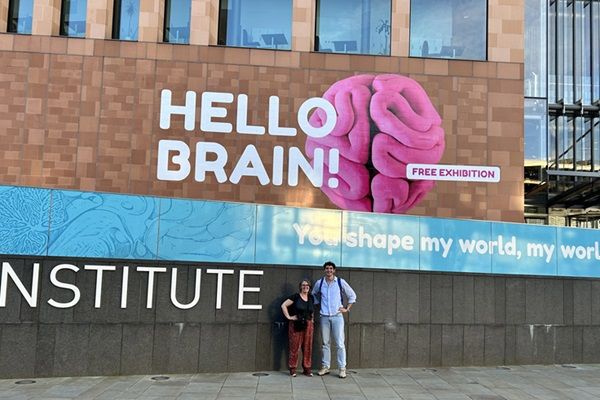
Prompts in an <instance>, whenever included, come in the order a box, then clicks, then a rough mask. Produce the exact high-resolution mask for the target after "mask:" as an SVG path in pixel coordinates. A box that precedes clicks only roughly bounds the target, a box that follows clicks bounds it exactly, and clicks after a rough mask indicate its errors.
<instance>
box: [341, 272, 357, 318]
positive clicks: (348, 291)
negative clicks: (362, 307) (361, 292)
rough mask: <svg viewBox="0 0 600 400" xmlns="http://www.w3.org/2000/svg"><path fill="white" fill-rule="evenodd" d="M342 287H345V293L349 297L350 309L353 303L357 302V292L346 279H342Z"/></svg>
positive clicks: (348, 307)
mask: <svg viewBox="0 0 600 400" xmlns="http://www.w3.org/2000/svg"><path fill="white" fill-rule="evenodd" d="M342 288H343V289H344V293H345V294H346V297H347V298H348V306H347V307H346V309H347V310H348V311H350V309H351V308H352V304H354V303H356V292H354V289H352V288H351V287H350V285H348V282H346V281H345V280H344V279H342Z"/></svg>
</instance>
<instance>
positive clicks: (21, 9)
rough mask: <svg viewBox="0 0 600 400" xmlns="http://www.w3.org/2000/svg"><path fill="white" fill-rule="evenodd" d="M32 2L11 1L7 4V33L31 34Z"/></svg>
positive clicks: (23, 0)
mask: <svg viewBox="0 0 600 400" xmlns="http://www.w3.org/2000/svg"><path fill="white" fill-rule="evenodd" d="M32 15H33V0H11V1H10V2H9V3H8V26H7V29H6V30H7V31H8V32H13V33H29V34H30V33H31V19H32V18H31V17H32Z"/></svg>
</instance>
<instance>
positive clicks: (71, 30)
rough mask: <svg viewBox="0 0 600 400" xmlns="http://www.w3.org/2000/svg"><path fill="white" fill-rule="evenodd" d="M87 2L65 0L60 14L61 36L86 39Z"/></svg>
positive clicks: (84, 0)
mask: <svg viewBox="0 0 600 400" xmlns="http://www.w3.org/2000/svg"><path fill="white" fill-rule="evenodd" d="M86 12H87V0H63V2H62V8H61V14H60V34H61V36H72V37H84V36H85V21H86Z"/></svg>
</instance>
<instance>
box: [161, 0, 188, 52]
mask: <svg viewBox="0 0 600 400" xmlns="http://www.w3.org/2000/svg"><path fill="white" fill-rule="evenodd" d="M191 7H192V5H191V0H167V1H166V3H165V34H164V41H165V42H169V43H182V44H187V43H189V42H190V13H191Z"/></svg>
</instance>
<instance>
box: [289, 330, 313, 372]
mask: <svg viewBox="0 0 600 400" xmlns="http://www.w3.org/2000/svg"><path fill="white" fill-rule="evenodd" d="M314 330H315V325H314V322H313V321H307V325H306V329H305V330H303V331H297V330H296V329H295V328H294V321H290V322H289V328H288V337H289V348H290V358H289V361H288V366H289V367H290V369H292V370H294V371H295V370H296V366H297V365H298V352H299V351H300V348H301V347H302V368H304V371H310V369H311V367H312V344H313V332H314Z"/></svg>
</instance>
